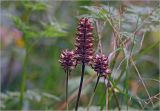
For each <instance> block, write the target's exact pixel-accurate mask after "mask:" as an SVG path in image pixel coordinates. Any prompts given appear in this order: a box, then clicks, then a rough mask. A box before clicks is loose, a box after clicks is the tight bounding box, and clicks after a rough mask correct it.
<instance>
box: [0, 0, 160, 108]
mask: <svg viewBox="0 0 160 111" xmlns="http://www.w3.org/2000/svg"><path fill="white" fill-rule="evenodd" d="M0 11H1V13H0V18H1V26H0V39H1V56H0V61H1V96H0V97H1V99H0V104H1V109H2V110H16V109H20V108H22V109H25V110H58V109H65V106H64V103H65V78H66V74H65V73H64V71H63V69H62V68H61V66H60V64H59V61H58V60H59V56H60V53H61V51H62V50H63V49H74V41H75V37H76V36H75V34H76V27H77V23H78V18H80V17H90V18H91V19H93V21H94V22H93V23H94V27H95V30H94V39H95V41H94V44H95V46H94V48H95V53H98V34H97V28H96V23H99V27H98V28H100V29H102V30H101V31H102V32H101V35H102V46H103V52H104V54H106V55H109V54H111V53H112V52H113V51H114V50H116V49H120V50H119V51H118V53H119V54H118V55H117V57H113V58H114V59H111V60H110V63H111V64H110V67H111V70H112V75H111V78H112V79H113V82H114V83H115V85H116V87H118V88H119V89H120V90H117V91H116V95H117V98H118V100H119V104H120V107H121V109H127V106H128V109H129V110H131V109H133V110H136V109H144V110H158V109H159V107H160V106H159V104H160V102H159V100H160V95H159V94H160V92H159V84H160V77H159V38H160V32H159V29H160V26H159V19H160V9H159V2H158V1H153V2H152V1H149V0H141V1H137V2H136V1H132V0H131V1H129V0H128V1H125V0H124V1H108V2H107V1H52V0H48V1H1V8H0ZM117 11H119V12H118V13H119V15H121V14H122V16H121V18H120V16H119V15H117ZM121 12H122V13H121ZM123 14H124V15H123ZM108 17H109V19H110V18H111V19H110V20H113V21H112V23H113V25H114V26H115V27H118V26H120V28H121V29H120V30H118V31H119V33H120V34H121V37H122V38H121V39H122V41H121V42H123V43H124V44H125V46H126V47H123V46H122V44H121V42H120V43H119V44H118V45H119V47H114V38H115V37H114V36H115V35H114V31H113V28H112V25H111V24H110V23H109V22H108V21H107V19H108ZM119 20H120V22H119ZM137 21H138V22H137ZM119 23H121V24H119ZM141 25H142V26H141ZM137 26H138V27H139V26H140V27H139V29H138V31H136V34H135V35H134V33H133V31H134V30H135V29H136V27H137ZM117 29H118V28H117ZM120 44H121V45H120ZM132 47H133V51H132V52H133V53H132V58H133V60H134V62H135V64H136V67H137V68H138V71H139V73H140V74H141V76H142V79H143V81H144V82H145V86H146V88H147V90H148V93H149V95H150V96H151V97H152V98H151V99H149V97H148V94H147V93H146V90H145V88H144V85H143V83H142V81H141V79H140V78H139V76H138V75H137V71H136V70H135V67H134V65H133V64H131V63H130V62H129V64H127V62H128V59H127V57H128V55H127V54H128V53H129V51H130V50H131V49H132ZM123 50H125V51H126V52H125V51H124V52H125V54H126V55H125V54H123ZM80 74H81V67H80V65H78V66H77V68H76V69H75V70H73V71H72V72H71V75H70V78H69V98H70V99H71V101H70V103H69V109H74V107H75V102H76V96H75V94H76V93H75V91H76V90H77V89H78V87H79V80H80ZM95 74H96V73H95V72H94V71H93V70H92V69H91V68H90V67H87V68H86V71H85V80H88V81H89V82H87V83H86V84H85V86H84V88H83V91H82V92H83V94H82V96H81V100H80V108H81V110H84V109H85V108H87V107H89V108H90V110H91V111H93V110H95V111H97V110H100V109H101V110H102V109H103V110H105V91H106V87H105V85H104V83H103V80H101V81H100V84H99V85H98V87H97V90H96V93H95V95H94V98H93V100H92V103H91V105H90V106H89V105H88V103H89V101H91V97H92V94H93V89H94V85H95V82H96V78H95V77H93V76H94V75H95ZM91 77H93V78H91ZM116 87H115V90H116ZM23 88H24V90H23ZM22 91H23V92H24V97H23V102H22V103H23V104H22V106H21V104H20V102H19V101H20V98H21V96H22V95H21V94H22ZM20 95H21V96H20ZM127 95H128V96H127ZM126 99H127V100H126ZM126 101H127V103H128V104H126ZM151 101H152V102H153V104H152V103H151ZM109 109H112V110H114V109H115V110H117V104H116V102H115V98H114V96H113V93H112V91H109Z"/></svg>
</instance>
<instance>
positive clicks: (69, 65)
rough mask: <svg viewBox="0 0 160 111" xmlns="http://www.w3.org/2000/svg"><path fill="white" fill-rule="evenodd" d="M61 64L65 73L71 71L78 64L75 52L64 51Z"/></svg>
mask: <svg viewBox="0 0 160 111" xmlns="http://www.w3.org/2000/svg"><path fill="white" fill-rule="evenodd" d="M59 62H60V63H61V66H62V67H63V69H64V70H65V71H67V70H68V71H71V70H72V69H74V68H75V67H76V64H77V63H76V59H75V54H74V52H73V51H68V50H67V49H66V50H64V51H62V53H61V55H60V60H59Z"/></svg>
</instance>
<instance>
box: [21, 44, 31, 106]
mask: <svg viewBox="0 0 160 111" xmlns="http://www.w3.org/2000/svg"><path fill="white" fill-rule="evenodd" d="M28 55H29V54H28V47H27V44H26V54H25V58H24V63H23V69H22V82H21V92H20V98H19V99H20V100H19V101H20V109H22V108H23V101H24V92H25V90H26V83H25V82H26V78H27V74H26V67H27V62H28Z"/></svg>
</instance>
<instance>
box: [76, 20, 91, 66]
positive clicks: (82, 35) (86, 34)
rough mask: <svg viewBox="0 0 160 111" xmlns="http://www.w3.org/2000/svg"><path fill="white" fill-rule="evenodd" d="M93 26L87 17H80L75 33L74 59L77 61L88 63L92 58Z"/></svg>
mask: <svg viewBox="0 0 160 111" xmlns="http://www.w3.org/2000/svg"><path fill="white" fill-rule="evenodd" d="M92 31H93V26H92V22H91V20H89V19H88V18H81V19H80V21H79V24H78V28H77V34H76V43H75V46H76V50H75V54H76V59H77V61H78V63H87V64H90V63H91V61H92V59H93V53H94V52H93V33H92Z"/></svg>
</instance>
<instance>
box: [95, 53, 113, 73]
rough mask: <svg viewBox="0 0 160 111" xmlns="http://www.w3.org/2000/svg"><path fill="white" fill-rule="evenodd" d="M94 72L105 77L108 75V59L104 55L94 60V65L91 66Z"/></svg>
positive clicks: (109, 71)
mask: <svg viewBox="0 0 160 111" xmlns="http://www.w3.org/2000/svg"><path fill="white" fill-rule="evenodd" d="M93 68H94V71H96V72H97V73H98V74H101V75H105V74H110V73H111V70H110V69H109V67H108V57H106V56H105V55H103V54H101V55H98V54H97V55H96V57H95V58H94V65H93Z"/></svg>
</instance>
